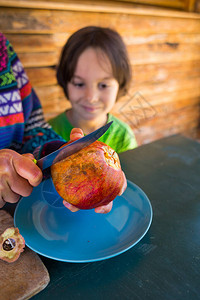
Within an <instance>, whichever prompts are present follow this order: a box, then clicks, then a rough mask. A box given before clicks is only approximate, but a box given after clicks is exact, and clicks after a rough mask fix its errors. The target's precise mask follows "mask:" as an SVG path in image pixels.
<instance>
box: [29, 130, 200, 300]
mask: <svg viewBox="0 0 200 300" xmlns="http://www.w3.org/2000/svg"><path fill="white" fill-rule="evenodd" d="M120 160H121V164H122V168H123V170H124V172H125V174H126V177H127V179H129V180H131V181H132V182H134V183H136V184H137V185H138V186H139V187H141V188H142V189H143V191H144V192H145V193H146V194H147V196H148V197H149V199H150V201H151V204H152V207H153V221H152V225H151V227H150V229H149V231H148V233H147V234H146V236H145V237H144V238H143V239H142V240H141V241H140V242H139V243H138V244H137V245H136V246H135V247H133V248H131V249H130V250H128V251H127V252H125V253H123V254H121V255H119V256H116V257H114V258H111V259H108V260H104V261H99V262H93V263H84V264H73V263H65V262H58V261H54V260H51V259H48V258H44V257H41V258H42V260H43V262H44V264H45V265H46V267H47V269H48V271H49V274H50V283H49V285H48V286H47V287H46V288H45V289H44V290H43V291H42V292H40V293H39V294H37V295H36V296H34V297H33V298H32V299H34V300H49V299H53V300H55V299H59V300H62V299H63V300H65V299H67V300H76V299H81V300H84V299H87V300H110V299H116V300H117V299H119V300H125V299H131V300H150V299H151V300H162V299H165V300H179V299H180V300H192V299H194V300H197V299H200V144H199V143H197V142H195V141H193V140H190V139H188V138H185V137H182V136H179V135H178V136H172V137H169V138H165V139H161V140H158V141H156V142H153V143H150V144H148V145H144V146H141V147H138V148H137V149H135V150H132V151H128V152H126V153H122V154H121V155H120Z"/></svg>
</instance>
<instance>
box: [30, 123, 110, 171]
mask: <svg viewBox="0 0 200 300" xmlns="http://www.w3.org/2000/svg"><path fill="white" fill-rule="evenodd" d="M112 122H113V121H111V122H109V123H107V124H106V125H104V126H102V127H100V128H99V129H97V130H95V131H93V132H91V133H89V134H88V135H86V136H84V137H82V138H80V139H78V140H76V141H74V142H72V143H71V144H69V145H66V146H65V147H63V148H61V149H58V150H56V151H54V152H52V153H50V154H49V155H46V156H44V157H42V158H41V159H39V160H38V161H37V162H36V165H37V166H38V167H39V168H40V169H41V170H44V169H46V168H48V167H50V166H51V165H53V164H55V163H57V162H58V161H61V160H62V159H64V158H66V157H68V156H70V155H72V154H74V153H76V152H78V151H79V150H81V149H83V148H85V147H87V146H89V145H90V144H92V143H94V142H95V141H96V140H98V139H99V138H100V137H101V136H102V135H103V134H104V133H105V132H106V131H107V130H108V128H109V127H110V125H111V124H112Z"/></svg>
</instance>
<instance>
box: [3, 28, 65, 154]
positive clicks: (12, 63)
mask: <svg viewBox="0 0 200 300" xmlns="http://www.w3.org/2000/svg"><path fill="white" fill-rule="evenodd" d="M55 140H57V141H58V145H60V144H63V141H64V140H63V139H62V138H61V137H60V136H59V135H57V134H56V133H55V132H54V131H53V130H52V129H51V126H50V125H49V124H48V123H47V122H45V120H44V116H43V111H42V108H41V104H40V101H39V99H38V97H37V95H36V93H35V91H34V90H33V88H32V86H31V84H30V82H29V79H28V77H27V75H26V73H25V71H24V68H23V66H22V64H21V62H20V60H19V58H18V56H17V54H16V53H15V51H14V49H13V47H12V45H11V44H10V42H9V41H8V40H7V39H6V37H5V36H4V35H3V34H2V33H0V149H3V148H9V149H13V150H15V151H17V152H19V153H27V152H30V153H33V152H34V151H35V154H36V153H37V154H38V155H39V156H43V155H46V154H48V153H49V152H51V145H53V143H48V147H47V144H46V143H47V142H49V141H55ZM59 141H60V142H59ZM57 147H58V146H57ZM52 150H55V149H52ZM38 155H36V157H37V158H38V157H39V156H38Z"/></svg>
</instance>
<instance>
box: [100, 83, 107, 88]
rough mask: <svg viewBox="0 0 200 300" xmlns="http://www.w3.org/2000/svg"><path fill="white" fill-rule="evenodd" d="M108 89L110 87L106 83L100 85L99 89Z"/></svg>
mask: <svg viewBox="0 0 200 300" xmlns="http://www.w3.org/2000/svg"><path fill="white" fill-rule="evenodd" d="M107 87H108V85H107V84H106V83H99V88H100V89H105V88H107Z"/></svg>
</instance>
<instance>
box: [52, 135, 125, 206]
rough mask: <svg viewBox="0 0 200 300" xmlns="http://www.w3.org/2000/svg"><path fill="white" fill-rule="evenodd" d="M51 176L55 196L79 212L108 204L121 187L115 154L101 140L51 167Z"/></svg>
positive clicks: (121, 174)
mask: <svg viewBox="0 0 200 300" xmlns="http://www.w3.org/2000/svg"><path fill="white" fill-rule="evenodd" d="M65 145H66V144H65ZM65 145H63V146H65ZM51 175H52V180H53V183H54V186H55V189H56V190H57V192H58V194H59V195H60V196H61V197H62V198H63V199H64V200H65V201H67V202H69V203H70V204H72V205H74V206H76V207H77V208H80V209H92V208H95V207H98V206H101V205H107V204H108V203H109V202H111V201H113V200H114V199H115V197H116V196H117V195H118V194H119V193H120V191H121V189H122V186H123V184H124V176H123V172H122V170H121V166H120V161H119V157H118V155H117V153H116V152H115V151H114V150H113V149H112V148H111V147H109V146H108V145H106V144H104V143H102V142H100V141H96V142H94V143H92V144H91V145H89V146H87V147H85V148H84V149H82V150H80V151H79V152H77V153H75V154H73V155H71V156H69V157H67V158H66V159H64V160H62V161H60V162H58V163H56V164H54V165H52V166H51Z"/></svg>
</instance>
